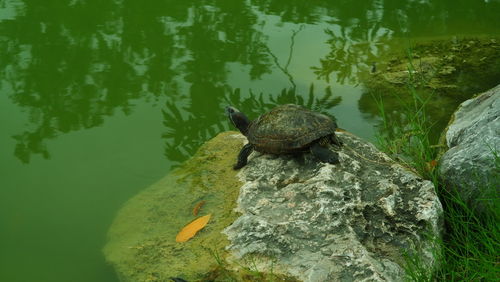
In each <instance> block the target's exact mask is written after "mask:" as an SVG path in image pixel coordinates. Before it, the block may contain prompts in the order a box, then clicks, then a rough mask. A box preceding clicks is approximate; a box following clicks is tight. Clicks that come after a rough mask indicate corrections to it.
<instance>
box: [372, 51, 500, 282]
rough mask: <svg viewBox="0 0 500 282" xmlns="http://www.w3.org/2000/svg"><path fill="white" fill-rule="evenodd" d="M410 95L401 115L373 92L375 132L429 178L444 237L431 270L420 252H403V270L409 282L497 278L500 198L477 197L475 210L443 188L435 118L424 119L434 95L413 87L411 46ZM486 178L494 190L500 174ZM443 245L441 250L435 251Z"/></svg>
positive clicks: (499, 168) (498, 159) (400, 157)
mask: <svg viewBox="0 0 500 282" xmlns="http://www.w3.org/2000/svg"><path fill="white" fill-rule="evenodd" d="M408 55H409V58H410V64H409V67H408V73H409V76H410V77H409V79H408V85H407V86H408V93H409V96H410V97H409V99H408V97H404V98H403V97H398V101H399V102H400V104H401V105H400V106H401V111H400V112H399V113H398V114H399V115H400V117H399V118H394V116H390V115H389V114H388V113H387V112H386V107H385V105H384V100H383V98H382V97H381V96H374V97H373V98H374V100H375V102H376V105H377V108H378V111H379V114H380V116H381V118H382V123H381V128H380V131H379V134H378V136H377V141H378V145H379V147H380V148H381V149H382V150H383V151H385V152H387V153H388V154H390V155H392V156H393V157H396V158H397V159H398V160H399V161H401V162H402V163H403V164H405V165H407V166H409V167H412V168H415V169H416V170H417V171H418V172H419V173H420V174H421V175H422V176H423V177H424V178H426V179H428V180H430V181H432V182H433V183H434V185H435V187H436V192H437V194H438V196H439V198H440V200H441V203H442V204H443V208H444V225H445V226H444V227H445V232H444V235H443V238H432V240H433V242H434V243H435V244H436V253H435V256H436V258H437V262H438V263H437V265H438V267H437V269H435V270H434V271H429V270H428V268H427V267H426V266H425V263H424V262H422V261H420V259H419V257H418V256H415V255H409V254H407V255H406V256H405V257H406V273H407V277H408V280H410V281H500V227H499V218H500V213H499V209H500V202H499V198H498V196H496V195H495V194H494V193H489V194H488V193H487V194H486V195H490V196H489V197H485V198H483V199H479V201H484V202H483V203H485V205H483V206H484V207H485V209H486V210H483V212H481V213H479V212H478V210H477V209H476V206H475V205H474V204H471V203H468V202H467V201H465V200H464V199H462V197H461V196H460V195H459V193H458V192H457V191H456V190H455V189H454V187H444V185H443V184H442V183H441V182H440V177H439V172H438V169H437V167H436V166H437V161H436V158H437V154H438V151H437V149H438V147H439V146H436V145H433V144H432V142H431V140H430V136H429V132H430V131H431V129H433V125H434V124H433V123H432V122H431V121H430V120H429V119H428V115H427V114H426V106H427V104H428V103H429V101H430V99H432V95H428V96H427V97H424V95H422V94H420V93H419V90H417V89H416V87H415V84H414V81H415V79H418V78H415V77H413V75H414V73H418V72H416V71H415V68H414V65H413V63H412V56H411V55H412V54H411V50H409V54H408ZM491 153H492V156H493V159H494V161H495V165H496V170H497V171H500V157H499V154H498V152H497V151H496V149H495V148H491ZM494 177H496V179H494V180H493V181H490V182H491V184H490V186H487V187H481V190H484V191H493V192H494V191H496V185H498V183H500V182H499V180H500V179H498V178H499V177H498V176H494ZM438 250H442V251H438Z"/></svg>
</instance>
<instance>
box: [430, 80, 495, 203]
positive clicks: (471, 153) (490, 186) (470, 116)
mask: <svg viewBox="0 0 500 282" xmlns="http://www.w3.org/2000/svg"><path fill="white" fill-rule="evenodd" d="M445 138H446V145H447V147H448V150H447V151H446V152H445V153H444V155H443V156H442V157H441V160H440V166H439V167H440V175H441V177H442V179H443V181H444V183H445V185H446V186H447V187H448V188H450V189H457V191H458V192H459V194H460V195H461V196H462V198H463V199H465V200H466V201H467V202H469V203H471V204H473V206H477V207H478V208H479V209H480V210H481V211H482V210H484V205H485V204H493V203H492V202H491V199H493V198H497V197H498V195H500V172H499V165H500V164H499V150H500V148H499V147H498V146H499V144H500V85H498V86H496V87H495V88H493V89H491V90H489V91H486V92H484V93H482V94H481V95H478V96H476V97H475V98H473V99H469V100H467V101H465V102H463V103H462V104H461V105H460V106H459V108H458V110H457V111H456V112H455V114H454V116H453V119H452V121H451V123H450V125H449V126H448V128H447V130H446V133H445Z"/></svg>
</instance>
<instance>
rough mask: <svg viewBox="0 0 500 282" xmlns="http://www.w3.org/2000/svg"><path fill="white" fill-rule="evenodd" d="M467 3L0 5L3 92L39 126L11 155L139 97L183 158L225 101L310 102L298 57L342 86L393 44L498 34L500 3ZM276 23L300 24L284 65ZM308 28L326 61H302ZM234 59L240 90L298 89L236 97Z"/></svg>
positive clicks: (128, 109)
mask: <svg viewBox="0 0 500 282" xmlns="http://www.w3.org/2000/svg"><path fill="white" fill-rule="evenodd" d="M467 7H470V4H469V2H468V1H465V0H461V1H451V0H446V1H424V2H415V1H409V0H408V1H385V2H383V1H375V0H366V1H358V2H357V4H356V6H353V5H352V3H351V2H345V1H343V2H342V1H341V2H338V1H336V2H332V1H314V2H307V3H305V2H304V1H279V0H253V1H242V0H241V1H194V0H189V1H175V0H168V1H160V0H154V1H147V2H138V1H108V2H102V1H98V0H87V1H76V0H75V1H69V2H67V3H65V4H64V3H59V2H58V3H55V2H54V3H46V2H44V3H38V4H37V3H34V2H30V3H25V2H23V1H14V0H10V1H1V2H0V31H1V34H2V36H1V37H0V61H1V65H0V83H1V87H0V89H1V90H2V94H4V95H5V94H6V95H8V96H9V97H10V99H11V100H12V101H13V103H14V104H16V105H17V106H19V107H20V108H22V109H24V110H25V111H26V113H27V114H28V115H29V121H30V126H28V127H26V128H22V129H20V132H19V133H18V134H15V135H14V136H12V137H13V138H14V139H15V140H16V143H17V144H16V146H15V148H13V150H14V153H15V155H16V156H17V157H18V159H20V160H21V161H22V162H24V163H28V162H29V161H30V159H31V157H32V156H33V155H40V156H42V157H44V158H49V157H50V150H49V148H48V147H47V145H46V144H47V140H49V139H53V138H56V137H57V136H59V135H61V134H65V133H68V132H73V131H79V130H83V129H88V128H93V127H98V126H100V125H102V124H103V123H104V122H105V121H106V119H107V117H109V116H112V115H114V114H115V113H116V112H118V111H121V112H123V113H125V114H127V115H128V114H131V113H132V112H133V111H134V104H135V103H137V101H150V102H152V103H153V104H154V103H156V102H157V101H160V99H161V98H162V97H166V99H167V102H166V104H165V105H164V109H163V113H164V120H165V124H166V127H167V131H166V132H165V134H164V138H165V139H166V140H168V141H166V144H167V146H166V152H167V153H166V156H167V157H168V158H169V159H170V160H172V161H182V160H184V159H185V158H186V157H187V156H188V155H189V154H191V153H192V152H193V150H194V149H195V148H196V146H197V145H198V144H199V143H200V142H203V141H204V140H206V139H207V138H209V137H210V136H213V135H214V134H215V133H216V132H218V131H220V130H223V129H225V127H224V123H221V122H219V120H220V113H219V110H220V109H221V107H222V104H223V102H224V101H225V100H227V99H228V100H231V99H233V100H234V99H235V98H234V97H240V100H239V101H232V102H233V104H235V105H246V106H243V107H242V108H244V109H245V110H246V111H247V112H254V113H257V112H258V113H261V112H263V110H265V109H267V108H270V107H271V104H277V103H284V102H285V101H286V102H294V101H295V102H296V103H299V104H307V103H308V101H309V100H310V97H307V98H303V96H302V95H297V94H296V92H295V91H296V89H295V88H296V81H295V79H294V76H296V74H294V73H293V71H291V70H290V69H289V68H288V66H289V65H290V61H291V60H292V58H293V57H295V56H310V57H311V62H312V63H311V65H313V64H314V62H315V61H316V60H317V59H319V58H320V57H321V56H323V57H322V59H321V60H320V66H316V67H315V68H314V69H315V71H316V74H317V75H318V76H319V77H321V78H325V79H328V78H330V77H331V76H332V75H333V74H334V75H335V82H336V83H337V84H356V83H357V81H358V78H359V76H360V75H361V74H362V73H363V72H366V71H368V70H369V68H370V66H371V63H372V62H374V61H376V60H377V58H379V57H380V56H383V55H384V54H386V53H389V52H390V51H391V49H393V48H400V46H391V45H390V44H389V43H388V42H389V39H391V38H393V37H405V36H412V37H418V36H422V35H425V36H436V35H446V34H450V33H453V32H472V33H478V31H480V32H483V33H487V32H495V31H494V30H495V24H494V23H495V22H496V20H497V15H498V14H499V13H500V4H499V3H498V2H497V3H495V2H493V3H486V2H478V3H474V9H468V8H467ZM429 15H432V17H429ZM270 16H276V17H279V19H280V21H279V25H283V24H284V23H286V22H290V23H295V24H297V25H296V26H297V28H295V29H292V30H288V29H285V28H284V29H283V30H284V31H286V32H290V34H291V35H290V48H289V54H288V59H287V60H285V61H282V62H279V60H278V57H279V55H281V54H274V53H273V52H272V51H271V49H270V48H269V47H268V39H269V38H268V36H269V35H268V34H266V33H265V32H263V30H264V29H263V26H264V25H265V24H266V22H267V21H269V18H268V17H270ZM472 23H473V24H472ZM302 24H322V25H324V26H326V28H325V34H326V36H328V37H329V39H328V40H327V42H326V43H327V44H328V45H329V46H330V50H331V51H330V52H329V53H328V54H326V55H324V54H307V53H306V54H297V53H294V42H295V41H294V40H295V36H296V35H297V33H299V32H303V31H302V30H301V26H300V25H302ZM311 44H324V42H311ZM235 62H237V63H239V64H241V65H243V66H248V69H249V71H248V77H249V78H246V77H244V76H243V75H242V76H241V79H240V81H239V82H240V83H242V84H243V83H245V84H246V83H248V80H259V79H262V78H263V77H264V75H269V76H270V77H273V76H276V75H278V74H280V73H282V74H285V75H287V77H288V79H289V82H290V84H291V87H292V90H290V89H288V90H285V91H283V92H282V93H280V94H279V95H267V94H266V95H262V94H259V95H254V94H251V93H250V94H245V95H243V94H241V93H240V95H235V94H234V93H235V92H236V90H232V89H237V88H240V87H241V86H240V85H229V84H228V82H227V80H228V78H227V75H228V72H229V69H230V66H229V65H230V63H235ZM309 83H311V81H308V82H305V85H308V84H309ZM279 87H283V88H288V87H289V86H287V85H280V86H278V88H279ZM228 93H231V95H228ZM245 93H246V92H245ZM290 93H293V94H290ZM309 94H310V93H309ZM258 96H262V97H263V99H264V98H265V99H264V101H263V102H258V101H259V97H258ZM306 96H307V95H306ZM325 96H327V95H326V94H325ZM231 97H233V98H231ZM283 97H289V98H283ZM247 99H250V100H247ZM300 99H303V101H299V100H300ZM249 101H253V102H249ZM162 103H163V102H162Z"/></svg>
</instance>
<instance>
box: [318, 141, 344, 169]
mask: <svg viewBox="0 0 500 282" xmlns="http://www.w3.org/2000/svg"><path fill="white" fill-rule="evenodd" d="M311 153H312V154H313V155H314V156H315V157H316V158H318V159H319V160H320V161H322V162H324V163H330V164H338V163H339V155H338V154H337V153H336V152H333V151H331V150H329V149H328V148H327V147H324V146H322V145H321V144H320V142H316V143H314V144H313V145H312V146H311Z"/></svg>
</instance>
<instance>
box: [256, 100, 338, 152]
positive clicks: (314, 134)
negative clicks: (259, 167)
mask: <svg viewBox="0 0 500 282" xmlns="http://www.w3.org/2000/svg"><path fill="white" fill-rule="evenodd" d="M336 128H337V124H336V123H335V121H333V120H332V119H331V118H330V117H328V116H326V115H323V114H320V113H317V112H312V111H310V110H308V109H306V108H304V107H302V106H299V105H293V104H287V105H281V106H278V107H276V108H274V109H272V110H271V111H270V112H268V113H265V114H263V115H261V116H260V117H258V118H257V119H256V120H254V121H253V122H252V123H251V124H250V127H249V130H248V135H247V138H248V142H250V143H251V144H253V145H254V148H255V150H257V151H259V152H262V153H271V154H280V153H289V152H293V151H300V150H304V149H306V148H308V147H309V145H310V144H311V143H312V142H313V141H316V140H318V139H320V138H322V137H325V136H328V135H330V134H334V133H335V129H336Z"/></svg>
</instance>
